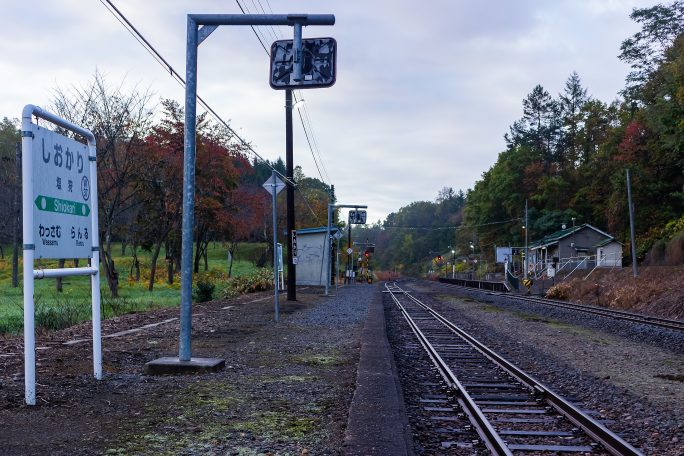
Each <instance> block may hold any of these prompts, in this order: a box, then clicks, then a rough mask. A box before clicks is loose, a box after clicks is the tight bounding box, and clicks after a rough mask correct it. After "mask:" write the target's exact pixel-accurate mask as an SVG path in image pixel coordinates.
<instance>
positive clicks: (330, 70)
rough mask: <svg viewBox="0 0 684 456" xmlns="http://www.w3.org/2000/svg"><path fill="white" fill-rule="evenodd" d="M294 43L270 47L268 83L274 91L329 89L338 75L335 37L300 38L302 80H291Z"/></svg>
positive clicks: (283, 43) (277, 42) (286, 42)
mask: <svg viewBox="0 0 684 456" xmlns="http://www.w3.org/2000/svg"><path fill="white" fill-rule="evenodd" d="M293 43H294V41H293V40H279V41H275V42H274V43H273V44H272V45H271V75H270V81H269V82H270V83H271V87H273V88H274V89H315V88H319V87H330V86H332V85H333V84H335V78H336V76H337V42H336V41H335V39H334V38H306V39H302V58H303V62H302V80H301V81H295V80H294V79H293V69H292V61H293V50H292V48H293Z"/></svg>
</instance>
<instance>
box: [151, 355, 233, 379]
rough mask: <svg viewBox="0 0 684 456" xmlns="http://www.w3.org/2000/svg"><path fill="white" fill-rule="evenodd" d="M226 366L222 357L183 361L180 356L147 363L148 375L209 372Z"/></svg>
mask: <svg viewBox="0 0 684 456" xmlns="http://www.w3.org/2000/svg"><path fill="white" fill-rule="evenodd" d="M225 367H226V360H224V359H220V358H190V361H181V360H180V359H179V358H178V357H165V358H159V359H155V360H154V361H150V362H149V363H147V364H145V373H146V374H147V375H174V374H182V375H187V374H209V373H212V372H218V371H220V370H223V368H225Z"/></svg>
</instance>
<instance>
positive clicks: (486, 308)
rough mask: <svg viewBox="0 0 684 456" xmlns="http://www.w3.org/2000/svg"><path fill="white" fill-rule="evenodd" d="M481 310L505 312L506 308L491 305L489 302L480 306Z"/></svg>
mask: <svg viewBox="0 0 684 456" xmlns="http://www.w3.org/2000/svg"><path fill="white" fill-rule="evenodd" d="M480 310H481V311H483V312H489V313H501V312H505V310H504V309H502V308H501V307H499V306H492V305H489V304H485V305H483V306H482V307H480Z"/></svg>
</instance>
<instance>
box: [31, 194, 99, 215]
mask: <svg viewBox="0 0 684 456" xmlns="http://www.w3.org/2000/svg"><path fill="white" fill-rule="evenodd" d="M34 203H35V204H36V207H37V208H38V209H39V210H41V211H46V212H56V213H58V214H66V215H77V216H81V217H87V216H88V215H89V214H90V207H88V205H87V204H84V203H79V202H77V201H69V200H65V199H60V198H53V197H51V196H43V195H38V197H37V198H36V200H35V201H34Z"/></svg>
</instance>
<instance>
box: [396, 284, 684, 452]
mask: <svg viewBox="0 0 684 456" xmlns="http://www.w3.org/2000/svg"><path fill="white" fill-rule="evenodd" d="M405 287H406V288H409V289H411V290H414V291H415V295H416V296H417V297H420V299H423V300H424V302H426V303H428V304H430V305H434V306H435V308H436V309H437V310H438V311H439V312H440V313H442V314H443V315H444V316H446V317H448V318H449V319H450V320H451V321H452V322H454V323H455V324H456V325H458V326H459V327H461V328H462V329H464V330H466V331H468V332H470V333H471V334H473V335H474V336H475V337H476V338H478V339H479V340H480V341H481V342H483V343H484V344H485V345H487V346H489V347H490V348H492V349H494V350H495V351H497V352H499V353H500V354H502V355H503V356H504V357H506V358H507V359H509V360H510V361H512V362H514V363H515V364H517V365H518V366H519V367H521V368H522V369H523V370H525V371H526V372H528V373H529V374H531V375H533V376H534V377H536V378H537V379H538V380H540V381H541V382H543V383H544V384H546V385H547V386H549V387H551V388H552V389H553V390H555V391H557V392H558V393H560V394H561V395H563V396H565V397H569V398H571V399H572V400H574V401H577V402H578V403H580V404H581V406H582V408H584V409H586V410H589V411H590V412H591V413H592V414H594V415H593V416H594V417H595V418H597V419H599V420H602V421H603V422H604V423H605V425H606V426H607V427H608V428H609V429H611V430H612V431H614V432H616V433H618V434H619V435H620V436H621V437H622V438H623V439H625V440H626V441H627V442H629V443H630V444H632V445H634V446H635V447H637V448H639V449H640V450H641V451H643V453H644V454H646V455H659V456H681V455H682V454H684V334H681V333H677V332H674V331H671V330H667V329H659V328H654V327H646V326H645V325H638V324H632V323H628V322H621V321H617V320H614V319H610V318H605V317H597V316H591V315H587V314H584V313H579V312H573V311H570V310H566V309H558V308H553V307H549V306H546V305H541V304H531V303H527V302H524V301H515V300H514V299H512V298H502V297H499V296H493V295H487V294H483V293H478V292H476V291H472V290H466V289H462V288H460V289H459V288H457V287H452V286H448V287H447V286H444V285H440V284H435V283H429V282H411V283H405Z"/></svg>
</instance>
